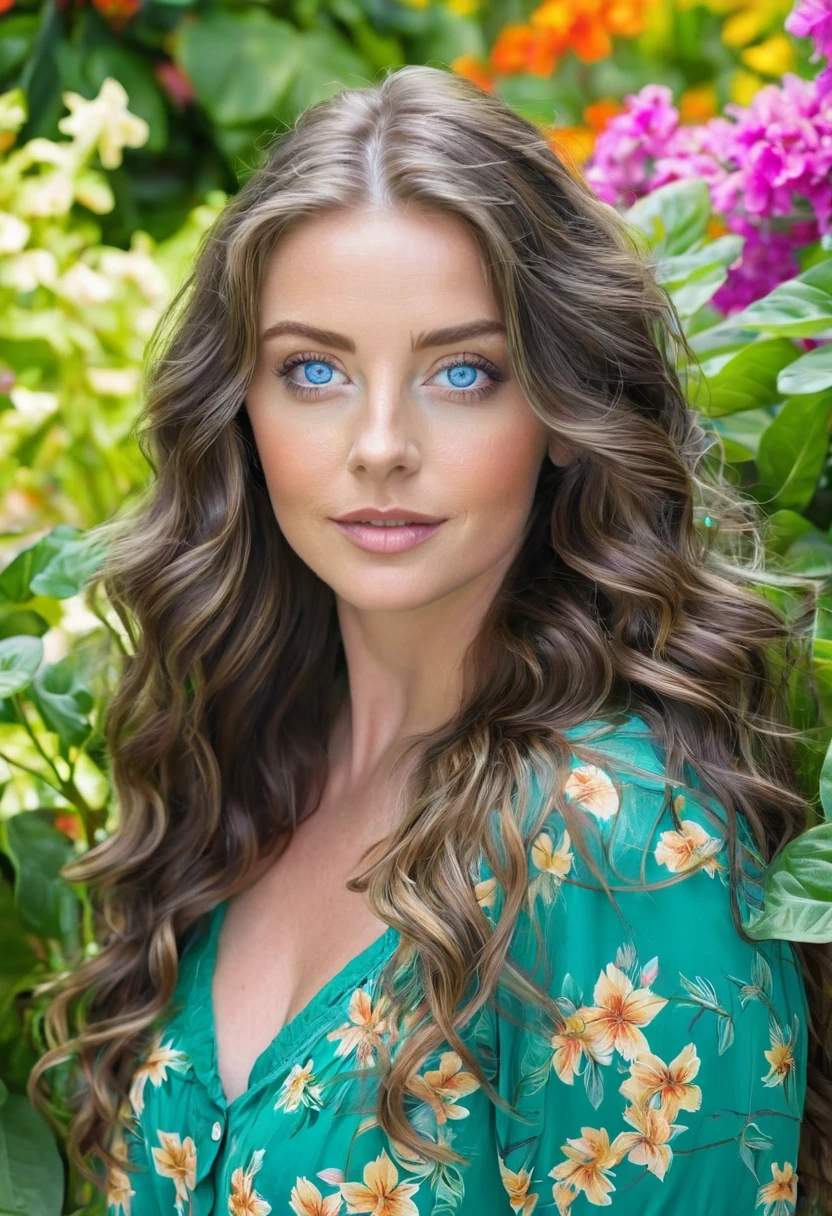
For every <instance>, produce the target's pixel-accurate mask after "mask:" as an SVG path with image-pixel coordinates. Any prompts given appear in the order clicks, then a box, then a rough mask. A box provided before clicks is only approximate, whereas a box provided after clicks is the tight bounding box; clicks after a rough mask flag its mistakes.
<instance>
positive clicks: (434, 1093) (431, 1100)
mask: <svg viewBox="0 0 832 1216" xmlns="http://www.w3.org/2000/svg"><path fill="white" fill-rule="evenodd" d="M479 1087H480V1083H479V1081H478V1080H477V1078H476V1077H475V1076H474V1075H473V1074H472V1073H470V1072H463V1071H462V1060H461V1059H460V1057H459V1055H458V1054H457V1053H456V1052H455V1051H443V1053H442V1055H441V1057H440V1059H439V1068H438V1069H429V1070H428V1071H427V1072H426V1073H424V1074H423V1075H420V1076H415V1077H411V1078H410V1080H409V1081H408V1083H407V1088H408V1090H409V1092H410V1093H412V1094H415V1095H416V1097H418V1098H421V1099H422V1101H423V1102H427V1104H428V1106H430V1108H431V1109H432V1111H433V1113H434V1114H435V1115H436V1122H437V1123H447V1121H448V1119H466V1118H467V1117H468V1114H469V1113H470V1112H469V1111H468V1110H466V1108H465V1107H464V1106H457V1105H456V1099H457V1098H464V1097H465V1096H466V1095H467V1094H471V1093H473V1092H474V1090H475V1089H479Z"/></svg>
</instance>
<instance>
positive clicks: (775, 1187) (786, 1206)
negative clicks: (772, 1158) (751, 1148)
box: [755, 1161, 797, 1216]
mask: <svg viewBox="0 0 832 1216" xmlns="http://www.w3.org/2000/svg"><path fill="white" fill-rule="evenodd" d="M771 1172H772V1175H773V1176H774V1181H773V1182H767V1183H765V1185H764V1186H761V1187H760V1189H759V1191H758V1192H757V1203H756V1204H755V1206H756V1207H759V1206H760V1204H761V1203H764V1204H765V1208H764V1209H763V1216H790V1213H791V1212H793V1211H794V1208H795V1204H796V1203H797V1174H796V1173H795V1172H794V1166H792V1165H790V1164H789V1162H788V1161H785V1162H784V1163H783V1168H782V1170H781V1169H780V1166H779V1165H777V1163H776V1162H772V1166H771Z"/></svg>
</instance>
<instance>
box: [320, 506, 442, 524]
mask: <svg viewBox="0 0 832 1216" xmlns="http://www.w3.org/2000/svg"><path fill="white" fill-rule="evenodd" d="M334 518H335V521H336V523H351V522H354V521H355V520H362V519H381V520H387V519H406V520H407V522H408V523H409V524H412V523H415V524H441V523H444V520H445V517H444V516H441V515H425V514H424V512H422V511H411V510H410V509H409V508H408V507H358V508H356V510H355V511H345V512H344V514H343V515H337V516H335V517H334Z"/></svg>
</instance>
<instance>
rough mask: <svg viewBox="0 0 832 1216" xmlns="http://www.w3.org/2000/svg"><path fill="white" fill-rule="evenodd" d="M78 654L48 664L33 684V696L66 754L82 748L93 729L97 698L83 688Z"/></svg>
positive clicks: (46, 722) (38, 709) (47, 724)
mask: <svg viewBox="0 0 832 1216" xmlns="http://www.w3.org/2000/svg"><path fill="white" fill-rule="evenodd" d="M79 666H80V660H79V654H78V652H77V651H73V652H70V654H68V655H66V656H65V657H64V658H63V659H61V660H60V662H58V663H50V664H47V666H46V667H44V669H43V670H42V671H41V672H39V673H38V675H37V676H36V677H35V679H34V680H33V682H32V689H31V697H32V700H33V701H34V703H35V706H36V708H37V711H38V713H39V714H40V716H41V717H42V718H43V721H44V723H45V724H46V727H47V729H48V730H53V731H54V732H55V733H56V734H57V736H58V738H59V739H60V741H61V745H62V749H63V752H64V755H66V754H67V749H68V748H69V747H79V746H80V745H81V744H82V743H83V742H84V740H85V739H86V738H87V736H88V735H89V733H90V731H91V730H92V725H91V723H90V720H89V717H88V714H89V711H90V710H91V709H92V706H93V704H94V700H95V699H94V697H93V696H92V693H90V691H89V689H87V688H85V687H84V683H83V679H82V676H81V672H80V670H79Z"/></svg>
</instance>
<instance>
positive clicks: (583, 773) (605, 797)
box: [566, 764, 618, 819]
mask: <svg viewBox="0 0 832 1216" xmlns="http://www.w3.org/2000/svg"><path fill="white" fill-rule="evenodd" d="M566 793H567V794H568V795H569V797H570V798H571V800H572V801H573V802H577V803H578V805H579V806H580V807H582V809H583V810H585V811H590V812H591V814H593V815H595V817H596V818H597V819H612V817H613V815H614V814H615V813H616V811H617V810H618V794H617V793H616V790H615V786H614V785H613V783H612V778H611V777H610V776H609V774H608V773H605V772H604V770H603V769H602V768H598V766H597V765H595V764H579V765H578V767H577V768H573V769H572V772H571V773H570V774H569V777H568V779H567V782H566Z"/></svg>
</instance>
